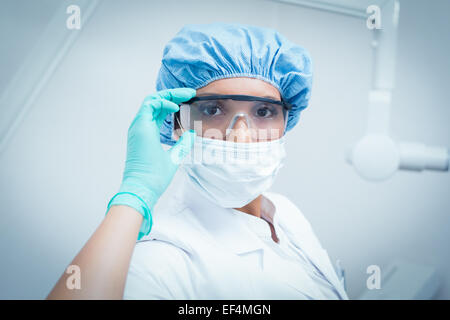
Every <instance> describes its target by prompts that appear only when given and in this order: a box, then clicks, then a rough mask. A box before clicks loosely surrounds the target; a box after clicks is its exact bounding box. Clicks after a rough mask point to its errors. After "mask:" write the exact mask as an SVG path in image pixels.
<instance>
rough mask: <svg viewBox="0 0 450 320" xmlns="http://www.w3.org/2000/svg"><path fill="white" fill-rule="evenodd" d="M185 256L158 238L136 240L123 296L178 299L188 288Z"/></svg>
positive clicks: (178, 249) (187, 265) (186, 259)
mask: <svg viewBox="0 0 450 320" xmlns="http://www.w3.org/2000/svg"><path fill="white" fill-rule="evenodd" d="M189 261H190V258H189V255H188V253H187V252H185V251H184V250H183V249H181V248H179V247H177V246H175V245H173V244H171V243H169V242H166V241H160V240H146V241H139V242H137V243H136V246H135V248H134V251H133V255H132V258H131V262H130V267H129V270H128V276H127V281H126V286H125V293H124V298H125V299H180V298H187V296H188V294H189V292H188V291H189V290H188V289H187V288H186V287H184V286H185V285H186V284H187V283H189V281H187V280H188V279H189V277H190V271H189Z"/></svg>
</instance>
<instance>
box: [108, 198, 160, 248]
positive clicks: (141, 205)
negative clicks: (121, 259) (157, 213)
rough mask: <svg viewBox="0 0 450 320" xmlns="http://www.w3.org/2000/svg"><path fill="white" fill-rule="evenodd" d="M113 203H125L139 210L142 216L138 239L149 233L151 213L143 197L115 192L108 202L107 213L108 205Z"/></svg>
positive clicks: (151, 221)
mask: <svg viewBox="0 0 450 320" xmlns="http://www.w3.org/2000/svg"><path fill="white" fill-rule="evenodd" d="M114 205H125V206H128V207H131V208H133V209H135V210H136V211H137V212H139V213H140V214H141V215H142V217H143V220H142V224H141V228H140V230H139V235H138V240H140V239H141V238H142V237H143V236H146V235H148V234H149V233H150V230H151V228H152V225H153V219H152V214H151V210H150V208H149V206H148V205H147V202H146V201H144V199H143V198H141V197H140V196H138V195H137V194H135V193H132V192H127V191H121V192H118V193H116V194H115V195H114V196H113V197H112V198H111V200H110V201H109V203H108V207H107V210H106V213H108V211H109V209H110V207H112V206H114Z"/></svg>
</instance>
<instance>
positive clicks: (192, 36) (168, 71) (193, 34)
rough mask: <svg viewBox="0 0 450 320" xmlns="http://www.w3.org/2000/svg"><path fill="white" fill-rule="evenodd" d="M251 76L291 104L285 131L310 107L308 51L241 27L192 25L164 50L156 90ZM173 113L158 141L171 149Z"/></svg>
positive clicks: (258, 29)
mask: <svg viewBox="0 0 450 320" xmlns="http://www.w3.org/2000/svg"><path fill="white" fill-rule="evenodd" d="M232 77H250V78H256V79H260V80H263V81H266V82H268V83H270V84H271V85H273V86H274V87H276V88H277V89H278V91H279V92H280V94H281V96H282V97H283V99H285V100H286V101H287V102H289V103H291V104H292V106H293V107H292V109H291V110H290V112H289V117H288V122H287V127H286V131H288V130H290V129H292V128H293V127H294V126H295V125H296V124H297V122H298V120H299V117H300V111H301V110H303V109H304V108H306V107H307V106H308V101H309V98H310V95H311V84H312V70H311V58H310V56H309V54H308V52H307V51H306V50H305V49H304V48H302V47H300V46H298V45H296V44H295V43H292V42H290V41H289V40H288V39H286V38H285V37H284V36H282V35H281V34H279V33H278V32H277V31H276V30H273V29H269V28H262V27H256V26H250V25H243V24H236V23H233V24H230V23H213V24H190V25H186V26H185V27H183V28H182V29H181V30H180V31H179V32H178V33H177V34H176V35H175V37H174V38H173V39H172V40H170V41H169V42H168V43H167V44H166V46H165V48H164V51H163V57H162V63H161V68H160V70H159V74H158V78H157V80H156V90H158V91H159V90H163V89H173V88H184V87H187V88H193V89H198V88H201V87H204V86H206V85H207V84H208V83H210V82H212V81H214V80H218V79H224V78H232ZM173 122H174V120H173V113H171V114H170V115H168V116H167V118H166V120H165V121H164V123H163V125H162V127H161V130H160V132H161V142H162V143H165V144H169V145H173V144H174V143H175V141H174V140H173V139H172V131H173Z"/></svg>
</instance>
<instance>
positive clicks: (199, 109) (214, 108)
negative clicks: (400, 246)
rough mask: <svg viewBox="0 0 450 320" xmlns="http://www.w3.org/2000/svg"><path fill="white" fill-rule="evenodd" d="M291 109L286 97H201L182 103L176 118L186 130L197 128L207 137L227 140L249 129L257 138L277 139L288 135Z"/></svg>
mask: <svg viewBox="0 0 450 320" xmlns="http://www.w3.org/2000/svg"><path fill="white" fill-rule="evenodd" d="M290 109H291V105H290V104H289V103H287V102H285V101H284V100H283V99H282V100H281V101H280V100H273V99H269V98H263V97H255V96H246V95H212V96H200V97H194V98H192V99H191V100H189V101H187V102H183V103H182V104H180V111H179V117H176V119H177V121H178V125H179V126H180V127H181V128H182V129H183V130H190V129H194V130H195V131H196V132H197V134H198V135H201V136H203V137H209V138H210V137H214V138H216V139H217V138H219V139H225V138H226V137H227V136H228V135H229V134H230V133H231V132H232V131H234V130H238V129H245V130H249V131H251V133H252V137H253V139H255V140H273V139H278V138H280V137H282V136H283V135H284V132H285V129H286V124H287V119H288V113H289V110H290ZM178 118H179V119H178ZM242 121H243V123H242ZM238 122H239V123H238ZM243 124H245V126H243Z"/></svg>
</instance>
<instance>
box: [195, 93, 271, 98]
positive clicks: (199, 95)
mask: <svg viewBox="0 0 450 320" xmlns="http://www.w3.org/2000/svg"><path fill="white" fill-rule="evenodd" d="M219 95H223V93H216V92H204V93H200V94H197V97H203V96H219ZM258 97H259V96H258ZM260 98H267V99H272V100H278V99H280V98H279V97H274V96H262V97H260Z"/></svg>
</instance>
